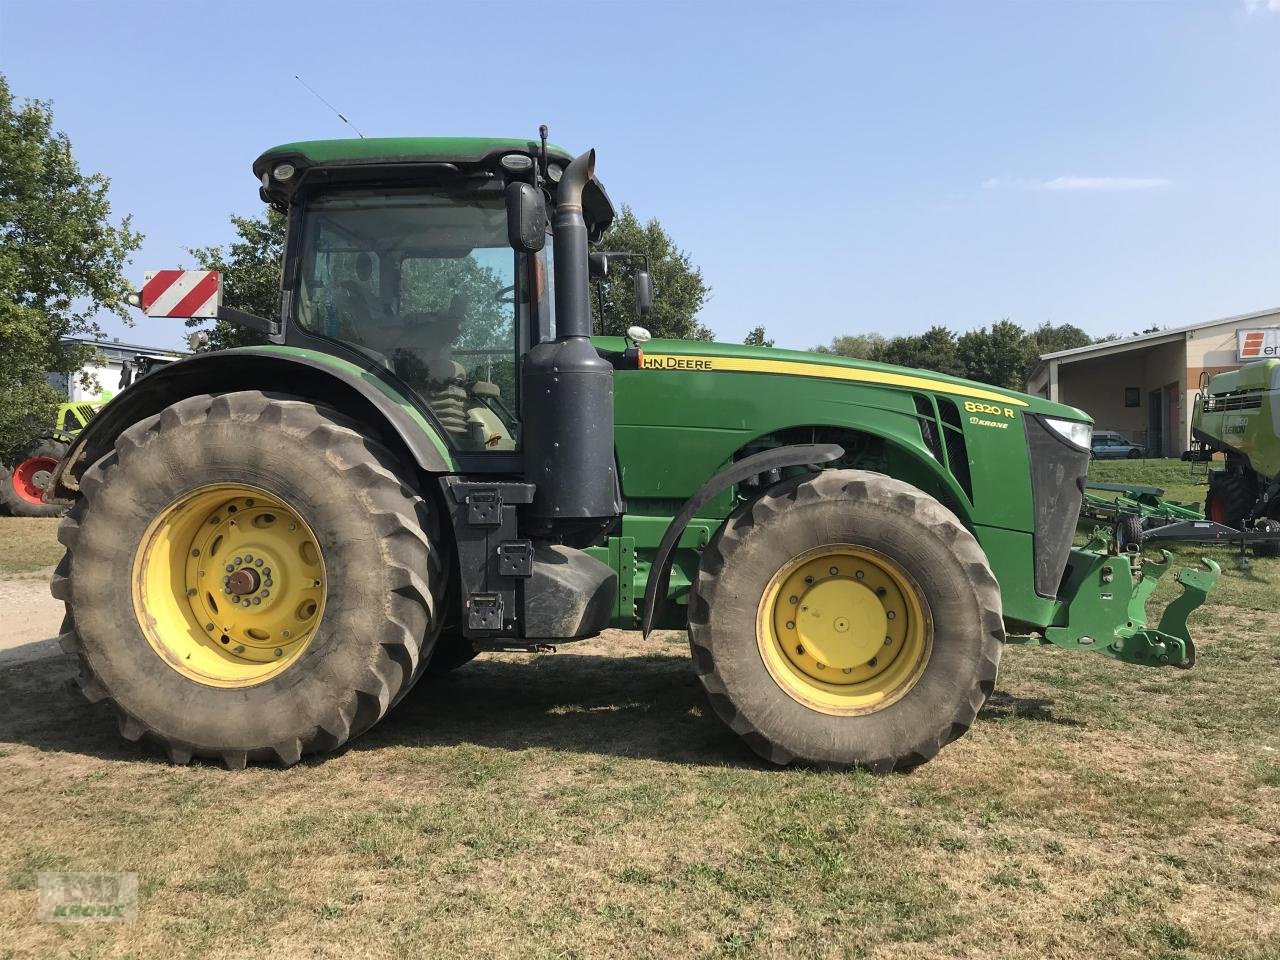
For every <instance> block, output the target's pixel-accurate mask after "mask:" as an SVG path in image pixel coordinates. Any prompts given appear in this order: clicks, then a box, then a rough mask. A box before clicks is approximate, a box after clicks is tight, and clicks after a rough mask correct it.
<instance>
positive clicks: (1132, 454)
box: [1126, 450, 1142, 460]
mask: <svg viewBox="0 0 1280 960" xmlns="http://www.w3.org/2000/svg"><path fill="white" fill-rule="evenodd" d="M1126 456H1127V457H1128V458H1129V459H1130V460H1141V459H1142V451H1141V450H1130V451H1129V452H1128V453H1127V454H1126Z"/></svg>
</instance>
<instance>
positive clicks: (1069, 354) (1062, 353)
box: [1040, 307, 1280, 363]
mask: <svg viewBox="0 0 1280 960" xmlns="http://www.w3.org/2000/svg"><path fill="white" fill-rule="evenodd" d="M1262 317H1274V318H1275V320H1276V322H1278V323H1280V307H1272V308H1271V309H1269V310H1258V311H1256V312H1254V313H1241V314H1237V315H1236V316H1233V317H1222V318H1221V319H1218V320H1206V321H1203V322H1201V323H1192V324H1188V325H1187V326H1185V327H1171V328H1170V329H1168V330H1157V331H1155V332H1154V333H1143V334H1139V335H1138V336H1136V337H1121V338H1120V339H1119V340H1103V341H1101V342H1099V343H1091V344H1089V345H1088V346H1087V347H1073V348H1072V349H1070V350H1058V351H1057V352H1055V353H1042V354H1040V362H1042V363H1043V362H1045V361H1047V360H1061V359H1070V360H1076V359H1081V358H1084V357H1086V356H1088V355H1090V354H1103V353H1120V352H1122V351H1124V350H1128V349H1130V348H1131V347H1143V346H1155V345H1156V344H1158V343H1161V342H1171V341H1175V340H1178V339H1179V338H1181V337H1185V336H1186V335H1187V334H1188V333H1194V332H1195V331H1197V330H1206V329H1208V328H1209V327H1220V326H1225V325H1226V324H1230V323H1244V322H1246V321H1249V320H1258V319H1261V318H1262Z"/></svg>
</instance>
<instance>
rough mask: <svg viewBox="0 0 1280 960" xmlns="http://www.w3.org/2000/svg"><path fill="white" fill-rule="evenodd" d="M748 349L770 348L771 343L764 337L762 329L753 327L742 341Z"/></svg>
mask: <svg viewBox="0 0 1280 960" xmlns="http://www.w3.org/2000/svg"><path fill="white" fill-rule="evenodd" d="M742 342H743V343H745V344H746V345H747V346H748V347H772V346H773V341H772V340H771V339H769V338H767V337H766V336H765V333H764V327H754V328H752V330H751V332H750V333H748V334H747V336H746V338H745V339H743V341H742Z"/></svg>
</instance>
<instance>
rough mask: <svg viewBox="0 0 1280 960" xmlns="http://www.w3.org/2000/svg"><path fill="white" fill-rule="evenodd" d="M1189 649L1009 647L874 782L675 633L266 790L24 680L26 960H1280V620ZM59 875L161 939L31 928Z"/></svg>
mask: <svg viewBox="0 0 1280 960" xmlns="http://www.w3.org/2000/svg"><path fill="white" fill-rule="evenodd" d="M1275 582H1276V581H1275V580H1271V581H1270V584H1269V585H1266V584H1264V585H1263V586H1258V587H1256V588H1255V587H1254V586H1253V585H1252V584H1247V585H1246V586H1247V587H1248V589H1249V590H1252V589H1257V590H1259V591H1261V590H1264V589H1269V590H1271V591H1272V592H1274V590H1275V586H1274V584H1275ZM1246 593H1248V590H1246ZM1195 630H1196V634H1197V636H1198V638H1199V639H1200V653H1201V656H1200V663H1199V664H1198V666H1197V667H1196V669H1195V670H1193V671H1189V672H1181V671H1171V670H1165V671H1155V670H1143V669H1140V668H1137V667H1126V666H1123V665H1119V664H1114V663H1112V662H1110V661H1108V660H1105V659H1104V658H1102V657H1099V656H1097V655H1091V654H1084V653H1081V654H1068V653H1063V652H1058V651H1053V650H1033V649H1020V648H1010V649H1009V650H1008V651H1006V655H1005V659H1004V664H1003V667H1004V669H1003V671H1002V674H1001V678H1000V683H999V688H998V691H997V693H996V695H995V696H994V697H993V698H992V700H991V702H990V703H989V704H988V706H987V708H986V709H985V710H984V711H983V715H982V717H981V720H980V722H979V723H978V725H977V726H975V728H974V730H973V732H972V733H971V734H970V735H969V736H967V737H966V738H964V739H962V740H961V741H959V742H957V743H956V744H953V745H952V746H951V747H949V748H948V749H947V750H945V751H944V752H943V754H942V755H941V756H940V757H939V758H938V759H937V760H935V761H933V762H932V763H930V764H927V765H926V766H924V767H923V768H921V769H920V770H919V771H917V772H915V773H912V774H909V775H902V776H894V777H888V778H882V779H881V778H874V777H871V776H867V775H864V774H858V773H854V774H848V775H834V774H821V773H813V772H806V771H778V770H774V769H770V768H766V767H764V766H762V765H760V764H759V763H758V762H756V760H755V759H754V757H753V755H752V754H750V752H749V751H748V750H747V749H746V748H745V747H744V746H742V745H741V744H740V743H739V742H738V740H737V739H736V738H735V737H734V736H733V735H732V734H731V733H729V732H728V731H727V730H725V729H724V728H723V727H722V726H721V725H720V724H719V723H718V722H717V721H716V720H715V719H714V718H713V717H711V716H709V714H708V711H707V709H706V706H705V701H704V699H703V695H702V692H701V689H700V688H699V686H698V684H697V681H696V679H695V678H694V676H693V673H692V670H691V669H690V665H689V663H688V659H687V654H686V647H685V643H684V640H683V638H682V637H681V636H679V635H674V634H672V635H666V636H664V637H659V638H656V639H655V640H654V642H652V643H650V644H644V643H642V642H641V641H640V640H639V639H638V638H636V637H634V636H633V635H623V634H613V635H610V636H608V637H605V638H601V639H599V640H596V641H592V642H590V643H587V644H581V645H578V646H577V647H565V648H562V652H561V653H560V654H557V655H554V656H548V657H541V658H536V659H527V658H519V657H495V658H490V659H485V660H481V661H477V662H476V663H473V664H471V665H470V666H468V667H466V668H463V669H462V670H460V671H459V672H457V673H456V674H454V675H453V676H452V677H449V678H446V679H445V680H444V681H442V682H439V683H434V684H429V685H424V686H422V687H420V688H419V689H418V690H417V691H415V693H414V694H413V696H411V697H410V699H409V700H407V701H406V702H405V703H403V704H401V706H400V707H399V708H398V709H397V710H396V712H395V713H394V714H393V715H392V716H391V717H390V718H389V719H388V720H387V721H386V722H385V723H383V724H382V725H380V726H379V727H377V728H376V729H375V730H374V731H373V732H372V733H371V734H370V735H368V736H366V737H365V738H363V739H362V740H360V741H358V742H357V743H356V744H355V745H354V746H353V747H352V748H351V749H349V750H348V751H346V752H345V753H343V754H342V755H340V756H336V757H332V758H330V759H328V760H326V761H323V762H314V763H307V764H303V765H301V766H299V767H296V768H294V769H291V770H249V771H245V772H241V773H228V772H226V771H224V770H221V769H219V768H215V767H212V766H193V767H189V768H174V767H170V766H168V765H166V764H165V763H163V762H162V761H160V760H159V759H157V758H156V757H154V756H152V755H150V754H147V753H145V752H140V751H138V750H137V749H135V748H134V747H132V746H129V745H127V744H124V743H123V742H121V741H120V740H119V739H118V738H117V736H116V734H115V731H114V729H113V728H112V726H111V724H110V722H109V720H108V718H107V717H106V716H105V715H104V714H103V713H102V712H101V711H100V710H99V709H98V708H95V707H91V706H89V705H87V704H85V703H84V702H83V701H82V700H81V699H80V698H79V696H78V695H73V694H72V693H71V692H69V691H68V690H67V689H66V683H67V680H68V678H69V677H70V676H71V673H72V668H71V666H70V664H69V663H67V662H65V661H64V660H61V659H54V660H45V661H40V662H37V663H33V664H26V665H19V666H14V667H9V668H0V888H3V889H2V890H0V957H27V956H32V957H37V956H38V957H45V956H66V957H73V956H74V957H125V956H131V957H133V956H136V957H156V956H163V957H165V958H167V960H168V958H176V957H188V956H190V957H214V958H220V957H240V956H254V955H268V954H270V955H273V956H275V957H294V956H298V957H302V956H305V957H341V958H344V960H346V958H354V957H365V956H370V957H374V956H379V957H380V956H388V957H404V956H415V957H417V956H422V957H437V956H438V957H452V956H482V957H490V956H492V957H548V958H550V957H583V958H596V957H619V958H621V957H628V958H629V957H655V958H664V960H665V958H670V957H686V956H695V957H703V956H705V957H720V956H727V957H733V956H744V957H747V956H749V957H788V958H790V957H875V958H880V957H884V958H888V957H893V958H950V957H974V958H978V957H981V958H984V960H986V958H990V957H999V958H1024V957H1025V958H1036V960H1038V958H1045V957H1050V958H1059V957H1062V958H1065V957H1089V958H1094V957H1108V958H1110V957H1135V958H1136V957H1160V958H1178V957H1186V958H1214V960H1217V958H1226V957H1239V958H1256V960H1263V958H1275V957H1280V908H1278V907H1277V903H1280V833H1278V828H1277V824H1278V823H1280V715H1278V713H1277V704H1278V703H1280V650H1278V649H1277V647H1276V645H1275V643H1274V638H1275V636H1276V634H1277V632H1280V615H1277V614H1276V613H1274V612H1272V611H1270V610H1267V609H1260V608H1259V607H1258V605H1256V604H1255V605H1253V606H1251V605H1249V604H1243V605H1235V606H1223V605H1215V606H1212V607H1208V608H1206V609H1205V610H1204V611H1203V612H1202V613H1201V614H1199V615H1198V617H1197V622H1196V624H1195ZM46 869H48V870H89V871H92V870H131V871H136V872H137V873H138V874H139V877H140V882H141V897H142V905H141V914H140V917H141V919H140V921H139V922H138V923H137V924H132V925H124V926H114V925H108V924H88V925H83V926H78V927H70V926H55V925H50V924H37V923H34V922H33V916H34V902H35V893H34V877H35V874H36V872H37V871H39V870H46Z"/></svg>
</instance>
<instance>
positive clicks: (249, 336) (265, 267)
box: [187, 208, 286, 350]
mask: <svg viewBox="0 0 1280 960" xmlns="http://www.w3.org/2000/svg"><path fill="white" fill-rule="evenodd" d="M231 224H232V226H234V227H235V228H236V235H237V237H238V239H236V240H233V241H232V242H231V243H230V244H228V245H227V246H225V247H221V246H213V247H190V248H188V250H187V252H188V253H189V254H191V256H193V257H195V259H196V263H197V264H199V266H200V269H201V270H217V271H219V272H221V274H222V302H223V303H224V304H226V305H227V306H228V307H234V308H235V309H236V310H243V311H244V312H245V313H253V314H257V315H258V316H259V317H266V318H267V319H272V318H276V317H279V315H280V271H281V267H282V264H283V260H284V238H285V230H286V221H285V217H284V214H282V213H280V212H278V211H276V210H272V209H270V208H268V209H267V212H266V214H265V215H264V216H259V217H237V216H232V217H231ZM205 323H208V321H207V320H204V319H200V318H192V319H190V320H188V321H187V326H188V327H200V326H202V325H203V324H205ZM208 334H209V341H208V344H207V346H206V349H209V350H226V349H229V348H230V347H243V346H251V345H254V344H260V343H266V342H267V340H266V337H264V336H263V335H262V334H260V333H256V332H255V331H253V330H248V329H245V328H244V327H240V326H236V325H235V324H232V323H227V322H226V321H225V320H216V321H214V324H213V327H212V328H210V329H209V331H208Z"/></svg>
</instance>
